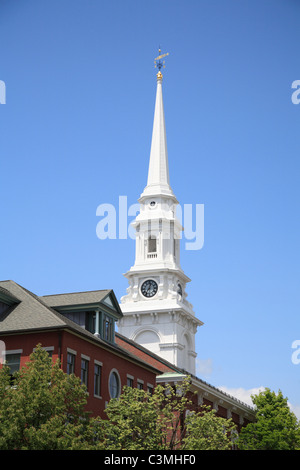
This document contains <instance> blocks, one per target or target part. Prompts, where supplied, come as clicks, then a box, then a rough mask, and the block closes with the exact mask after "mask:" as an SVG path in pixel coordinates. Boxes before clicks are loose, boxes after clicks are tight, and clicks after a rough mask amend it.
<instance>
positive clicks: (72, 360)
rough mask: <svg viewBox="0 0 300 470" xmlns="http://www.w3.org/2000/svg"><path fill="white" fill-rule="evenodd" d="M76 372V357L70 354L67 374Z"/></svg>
mask: <svg viewBox="0 0 300 470" xmlns="http://www.w3.org/2000/svg"><path fill="white" fill-rule="evenodd" d="M74 371H75V356H74V354H71V353H68V355H67V374H74Z"/></svg>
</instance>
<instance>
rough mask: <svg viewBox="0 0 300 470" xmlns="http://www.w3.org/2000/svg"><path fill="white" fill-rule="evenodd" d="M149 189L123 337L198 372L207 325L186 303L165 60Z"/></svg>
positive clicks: (130, 275) (142, 207) (159, 83)
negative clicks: (201, 331)
mask: <svg viewBox="0 0 300 470" xmlns="http://www.w3.org/2000/svg"><path fill="white" fill-rule="evenodd" d="M166 55H168V54H163V55H159V56H158V57H157V58H156V59H155V60H156V61H158V64H157V67H158V69H159V72H158V74H157V88H156V100H155V111H154V121H153V131H152V142H151V151H150V161H149V171H148V180H147V186H146V187H145V189H144V192H143V193H142V194H141V197H140V198H139V203H140V213H139V214H138V215H137V217H136V219H135V221H134V223H133V226H134V227H135V229H136V242H135V243H136V249H135V262H134V265H133V266H132V267H131V268H130V270H129V271H128V272H127V273H125V274H124V276H125V277H126V278H127V279H128V283H129V287H128V288H127V294H126V295H124V296H123V297H122V299H121V310H122V312H123V318H122V319H121V320H120V321H119V322H118V328H119V332H120V333H121V334H123V335H124V336H127V337H129V338H130V339H133V340H134V341H136V342H137V343H140V344H142V345H143V346H145V347H146V348H148V349H150V350H151V351H152V352H154V353H156V354H158V355H160V356H162V357H164V358H165V359H167V360H168V361H170V362H172V363H173V364H175V365H177V366H179V367H182V368H184V369H186V370H187V371H188V372H191V373H195V357H196V353H195V351H194V349H195V333H196V330H197V327H198V326H199V325H202V322H201V321H200V320H198V319H197V318H196V316H195V314H194V312H193V307H192V305H191V304H190V303H189V302H188V301H187V300H186V297H187V293H186V284H187V283H188V282H189V281H190V279H189V278H188V277H187V276H186V275H185V273H184V272H183V270H182V269H181V267H180V238H181V232H182V226H181V224H180V222H179V220H178V219H177V217H176V206H177V204H178V201H177V199H176V197H175V196H174V194H173V191H172V189H171V186H170V181H169V164H168V152H167V139H166V126H165V116H164V106H163V98H162V73H161V71H160V69H161V68H162V66H163V63H162V62H161V59H162V58H163V57H165V56H166Z"/></svg>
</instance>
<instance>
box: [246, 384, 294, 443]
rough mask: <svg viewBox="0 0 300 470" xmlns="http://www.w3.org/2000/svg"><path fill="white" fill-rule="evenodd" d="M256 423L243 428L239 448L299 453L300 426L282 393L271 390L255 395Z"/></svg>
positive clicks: (253, 397) (253, 398)
mask: <svg viewBox="0 0 300 470" xmlns="http://www.w3.org/2000/svg"><path fill="white" fill-rule="evenodd" d="M251 398H252V401H253V404H254V405H255V414H256V420H255V422H253V423H249V424H248V425H247V426H246V427H244V428H242V430H241V433H240V436H239V440H238V447H239V449H242V450H295V449H299V447H300V426H299V422H298V421H297V418H296V416H295V415H294V413H292V412H291V410H290V408H289V406H288V399H287V398H285V397H284V396H283V394H282V392H281V391H280V390H279V392H278V394H276V393H275V392H273V391H271V390H270V389H269V388H267V389H265V390H264V391H262V392H260V393H259V394H258V395H252V396H251Z"/></svg>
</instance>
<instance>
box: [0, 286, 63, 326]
mask: <svg viewBox="0 0 300 470" xmlns="http://www.w3.org/2000/svg"><path fill="white" fill-rule="evenodd" d="M0 288H3V289H5V290H6V291H8V292H9V293H10V294H11V295H12V296H13V297H15V298H17V299H18V301H19V303H16V304H14V305H12V306H11V307H10V308H9V309H8V310H7V311H6V312H4V314H2V315H1V316H0V333H2V332H12V331H20V330H31V329H38V328H57V327H63V326H65V325H66V319H64V318H63V316H62V315H59V314H58V313H57V312H55V311H54V310H52V309H50V308H49V307H48V306H47V305H46V304H45V303H44V302H43V301H41V300H40V299H39V297H37V296H36V295H34V294H33V293H32V292H29V291H28V290H26V289H24V287H21V286H20V285H19V284H17V283H16V282H14V281H0Z"/></svg>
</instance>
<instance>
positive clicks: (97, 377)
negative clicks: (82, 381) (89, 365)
mask: <svg viewBox="0 0 300 470" xmlns="http://www.w3.org/2000/svg"><path fill="white" fill-rule="evenodd" d="M94 394H95V395H97V396H99V397H100V395H101V366H99V365H98V364H95V367H94Z"/></svg>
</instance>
